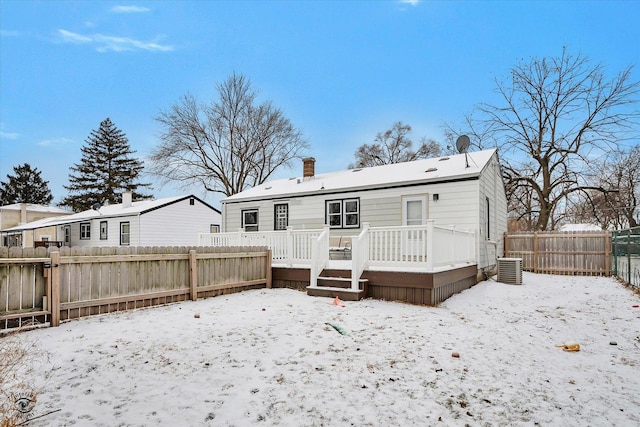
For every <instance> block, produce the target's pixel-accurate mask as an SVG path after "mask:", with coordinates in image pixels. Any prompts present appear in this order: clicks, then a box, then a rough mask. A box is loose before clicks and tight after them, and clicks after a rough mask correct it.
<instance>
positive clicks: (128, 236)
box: [120, 221, 131, 246]
mask: <svg viewBox="0 0 640 427" xmlns="http://www.w3.org/2000/svg"><path fill="white" fill-rule="evenodd" d="M125 224H126V225H128V226H129V232H128V233H126V236H127V240H128V242H126V243H124V242H123V239H122V237H123V236H125V233H123V232H122V226H123V225H125ZM120 246H131V223H130V222H129V221H123V222H121V223H120Z"/></svg>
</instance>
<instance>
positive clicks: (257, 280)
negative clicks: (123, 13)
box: [0, 247, 270, 329]
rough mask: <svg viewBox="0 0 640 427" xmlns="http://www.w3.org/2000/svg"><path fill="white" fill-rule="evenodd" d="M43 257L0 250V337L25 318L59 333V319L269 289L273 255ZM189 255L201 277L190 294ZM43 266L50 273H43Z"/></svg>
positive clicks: (74, 251)
mask: <svg viewBox="0 0 640 427" xmlns="http://www.w3.org/2000/svg"><path fill="white" fill-rule="evenodd" d="M38 249H39V250H40V249H43V250H44V251H45V252H38V251H36V252H34V251H23V250H21V249H20V248H12V250H9V251H7V250H4V249H3V248H0V255H5V256H4V257H2V258H0V329H2V328H4V329H7V328H12V327H14V326H19V325H20V324H21V323H20V322H22V320H21V319H22V318H35V317H38V318H43V320H41V321H45V322H46V320H45V316H49V315H50V321H51V325H52V326H55V325H56V323H58V318H59V319H62V320H65V319H72V318H77V317H82V316H88V315H92V314H98V313H104V312H111V311H115V310H127V309H132V308H136V307H141V306H148V305H157V304H164V303H167V302H173V301H183V300H186V299H188V298H189V297H190V295H191V294H193V295H194V296H196V295H197V294H198V292H201V293H202V296H205V297H206V296H212V295H219V294H223V293H230V292H238V291H241V290H243V289H250V288H254V287H255V286H264V287H266V286H267V285H269V284H270V283H269V280H270V279H269V277H270V276H269V275H270V270H269V271H268V268H267V265H270V259H267V257H268V256H270V253H269V251H267V250H266V248H262V247H251V248H246V247H242V248H186V247H179V248H173V247H171V248H169V247H167V248H158V247H154V248H136V247H130V248H116V249H114V248H101V249H100V248H94V249H90V248H85V249H82V248H71V249H69V248H60V249H58V248H49V250H48V249H46V248H38ZM51 249H55V250H56V251H53V250H51ZM190 249H191V250H193V251H194V255H195V257H194V258H195V269H194V271H195V272H197V273H198V274H196V278H197V280H198V281H197V282H194V289H195V290H194V291H193V292H192V291H191V290H190V285H189V279H190V274H189V256H188V254H189V250H190ZM47 250H48V252H47ZM58 251H59V252H58ZM49 253H50V254H51V255H50V256H47V254H49ZM43 255H44V256H43ZM54 256H55V257H57V258H55V261H54ZM45 264H50V265H51V267H50V268H47V269H45V268H44V265H45ZM45 271H46V273H45ZM201 278H202V279H201ZM47 281H50V283H51V288H49V287H48V285H47ZM200 289H202V290H200ZM45 296H46V298H47V299H48V300H50V301H51V302H50V304H48V305H49V307H47V310H44V307H43V306H42V300H43V298H44V297H45ZM33 313H35V314H33Z"/></svg>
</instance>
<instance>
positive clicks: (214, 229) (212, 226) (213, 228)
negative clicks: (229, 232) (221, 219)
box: [209, 224, 220, 233]
mask: <svg viewBox="0 0 640 427" xmlns="http://www.w3.org/2000/svg"><path fill="white" fill-rule="evenodd" d="M219 232H220V226H219V225H218V224H209V233H219Z"/></svg>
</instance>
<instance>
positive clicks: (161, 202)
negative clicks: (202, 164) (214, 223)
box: [2, 195, 220, 232]
mask: <svg viewBox="0 0 640 427" xmlns="http://www.w3.org/2000/svg"><path fill="white" fill-rule="evenodd" d="M188 198H194V199H196V200H198V201H200V203H202V204H204V205H206V206H208V207H209V208H211V209H212V210H214V211H216V212H217V213H220V211H219V210H218V209H216V208H214V207H212V206H211V205H209V204H208V203H205V202H203V201H202V200H200V199H199V198H198V197H196V196H193V195H188V196H176V197H166V198H163V199H156V200H140V201H137V202H132V203H131V206H130V207H127V208H124V207H122V203H118V204H114V205H108V206H102V207H101V208H100V209H98V210H93V209H89V210H86V211H82V212H78V213H75V214H72V215H66V216H62V217H53V218H44V219H40V220H38V221H32V222H28V223H26V224H22V225H18V226H16V227H11V228H7V229H4V230H2V231H3V232H7V231H21V230H33V229H36V228H43V227H51V226H55V225H62V224H70V223H74V222H81V221H89V220H92V219H97V218H102V219H107V218H116V217H123V216H132V215H142V214H144V213H147V212H150V211H153V210H156V209H159V208H162V207H164V206H167V205H170V204H173V203H176V202H180V201H182V200H184V199H188Z"/></svg>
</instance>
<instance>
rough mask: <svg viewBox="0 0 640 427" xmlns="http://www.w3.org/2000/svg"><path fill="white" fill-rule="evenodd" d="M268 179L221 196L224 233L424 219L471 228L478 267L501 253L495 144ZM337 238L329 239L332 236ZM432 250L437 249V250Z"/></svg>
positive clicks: (335, 229) (339, 228)
mask: <svg viewBox="0 0 640 427" xmlns="http://www.w3.org/2000/svg"><path fill="white" fill-rule="evenodd" d="M303 162H304V164H303V175H302V177H297V178H290V179H283V180H278V181H272V182H267V183H264V184H262V185H259V186H257V187H254V188H251V189H249V190H246V191H243V192H241V193H238V194H235V195H233V196H231V197H228V198H226V199H224V200H222V231H223V232H232V231H236V230H238V229H239V228H242V229H244V230H245V231H271V230H285V229H286V228H287V227H292V228H293V229H294V230H301V229H307V230H308V229H322V228H323V226H324V225H328V226H329V227H330V233H331V236H356V235H358V234H359V233H360V232H361V230H362V228H363V224H365V223H368V224H369V225H370V227H372V228H374V227H392V226H413V225H423V224H426V223H427V220H433V224H434V225H435V226H444V227H455V229H457V230H471V231H473V232H474V233H475V236H476V238H475V239H476V243H475V244H476V251H475V253H476V254H477V263H478V268H479V269H486V268H493V267H494V266H495V265H496V257H497V256H501V255H502V253H503V238H502V237H503V234H504V232H505V231H506V230H507V201H506V195H505V188H504V184H503V181H502V177H501V172H500V164H499V161H498V154H497V151H496V150H485V151H478V152H473V153H468V154H457V155H451V156H445V157H439V158H432V159H425V160H417V161H413V162H406V163H398V164H392V165H385V166H376V167H368V168H361V169H352V170H344V171H340V172H331V173H324V174H318V175H316V174H315V173H314V169H315V166H314V163H315V160H314V159H312V158H308V159H304V160H303ZM333 240H334V241H335V239H333ZM435 250H438V249H437V248H435Z"/></svg>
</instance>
